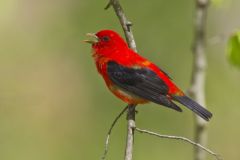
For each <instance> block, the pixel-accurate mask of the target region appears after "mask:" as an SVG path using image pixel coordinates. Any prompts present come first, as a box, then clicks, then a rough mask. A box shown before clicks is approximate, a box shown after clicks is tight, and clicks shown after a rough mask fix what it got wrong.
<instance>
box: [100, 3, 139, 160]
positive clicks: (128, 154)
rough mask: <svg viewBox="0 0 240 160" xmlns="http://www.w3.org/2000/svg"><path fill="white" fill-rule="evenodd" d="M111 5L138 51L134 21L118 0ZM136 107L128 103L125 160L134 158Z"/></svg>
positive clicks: (129, 40) (128, 40)
mask: <svg viewBox="0 0 240 160" xmlns="http://www.w3.org/2000/svg"><path fill="white" fill-rule="evenodd" d="M110 6H112V7H113V9H114V11H115V13H116V15H117V17H118V19H119V21H120V24H121V26H122V29H123V31H124V34H125V37H126V40H127V43H128V46H129V47H130V48H131V49H132V50H134V51H135V52H137V48H136V43H135V40H134V37H133V34H132V31H131V26H132V23H131V22H130V21H128V19H127V17H126V16H125V13H124V12H123V9H122V7H121V5H120V3H119V1H118V0H110V1H109V3H108V4H107V6H106V7H105V9H108V8H109V7H110ZM135 107H136V105H131V104H129V105H128V116H127V120H128V128H127V131H128V133H127V143H126V149H125V160H132V152H133V137H134V128H135V112H136V111H135Z"/></svg>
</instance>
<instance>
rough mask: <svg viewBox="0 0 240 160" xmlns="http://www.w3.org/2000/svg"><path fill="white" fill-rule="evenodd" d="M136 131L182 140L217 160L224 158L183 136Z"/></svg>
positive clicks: (142, 131)
mask: <svg viewBox="0 0 240 160" xmlns="http://www.w3.org/2000/svg"><path fill="white" fill-rule="evenodd" d="M135 130H136V131H138V132H140V133H146V134H149V135H152V136H156V137H159V138H166V139H174V140H181V141H184V142H187V143H190V144H192V145H194V146H195V147H198V148H200V149H202V150H204V151H206V152H208V153H209V154H211V155H212V156H214V157H215V159H217V160H222V158H221V157H220V155H218V154H216V153H214V152H213V151H211V150H210V149H208V148H206V147H203V146H202V145H201V144H199V143H196V142H194V141H192V140H190V139H188V138H185V137H181V136H171V135H164V134H159V133H156V132H152V131H148V130H145V129H140V128H135Z"/></svg>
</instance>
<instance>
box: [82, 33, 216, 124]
mask: <svg viewBox="0 0 240 160" xmlns="http://www.w3.org/2000/svg"><path fill="white" fill-rule="evenodd" d="M87 36H89V37H91V39H89V40H85V42H87V43H90V44H92V49H93V58H94V60H95V63H96V67H97V70H98V72H99V73H100V74H101V75H102V77H103V78H104V80H105V82H106V85H107V87H108V88H109V90H110V91H111V92H112V93H113V94H114V95H115V96H117V97H118V98H120V99H121V100H123V101H124V102H126V103H128V104H131V105H137V104H144V103H147V102H154V103H156V104H160V105H163V106H166V107H168V108H171V109H174V110H176V111H179V112H181V111H182V109H181V108H180V107H179V106H177V105H176V104H175V103H174V102H173V101H176V102H179V103H181V104H182V105H184V106H186V107H187V108H188V109H190V110H192V111H193V112H194V113H196V114H197V115H199V116H200V117H202V118H203V119H205V120H206V121H208V120H209V119H210V118H211V117H212V113H211V112H209V111H208V110H207V109H205V108H204V107H202V106H201V105H200V104H198V103H197V102H195V101H194V100H192V99H191V98H189V97H188V96H186V95H185V94H184V92H183V91H181V90H180V89H179V88H178V87H177V86H176V85H175V84H174V83H173V82H172V80H171V78H170V77H169V76H168V75H167V74H166V73H165V72H164V71H163V70H161V69H160V68H159V67H157V66H156V65H155V64H153V63H152V62H151V61H149V60H147V59H146V58H143V57H142V56H140V55H138V54H137V53H136V52H134V51H133V50H132V49H130V48H129V47H128V45H127V43H126V42H125V41H124V40H123V38H121V36H120V35H119V34H118V33H116V32H114V31H112V30H101V31H99V32H97V33H96V34H93V33H88V34H87Z"/></svg>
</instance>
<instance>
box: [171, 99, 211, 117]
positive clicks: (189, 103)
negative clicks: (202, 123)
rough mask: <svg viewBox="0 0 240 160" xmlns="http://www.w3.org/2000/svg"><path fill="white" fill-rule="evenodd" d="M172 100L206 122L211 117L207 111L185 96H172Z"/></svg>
mask: <svg viewBox="0 0 240 160" xmlns="http://www.w3.org/2000/svg"><path fill="white" fill-rule="evenodd" d="M172 98H173V100H175V101H177V102H179V103H181V104H182V105H184V106H186V107H187V108H189V109H190V110H192V111H193V112H194V113H196V114H197V115H199V116H200V117H202V118H203V119H205V120H206V121H209V119H210V118H211V117H212V113H211V112H209V111H208V110H207V109H205V108H204V107H202V106H201V105H200V104H198V103H197V102H195V101H193V100H192V99H191V98H189V97H187V96H173V97H172Z"/></svg>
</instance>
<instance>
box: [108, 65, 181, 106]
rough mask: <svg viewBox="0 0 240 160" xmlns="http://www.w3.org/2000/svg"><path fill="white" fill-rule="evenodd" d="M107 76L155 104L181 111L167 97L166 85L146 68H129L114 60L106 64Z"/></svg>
mask: <svg viewBox="0 0 240 160" xmlns="http://www.w3.org/2000/svg"><path fill="white" fill-rule="evenodd" d="M107 74H108V76H109V78H110V79H111V80H112V81H113V82H114V83H115V84H116V85H117V86H119V87H120V88H122V89H124V90H126V91H127V92H130V93H133V94H134V95H137V96H139V97H141V98H144V99H147V100H149V101H152V102H154V103H157V104H161V105H164V106H166V107H169V108H172V109H175V110H177V111H182V110H181V108H179V107H178V106H177V105H176V104H174V103H173V102H171V101H170V100H169V99H168V98H167V96H166V95H167V93H168V90H169V88H168V86H167V85H166V84H165V82H164V81H163V80H162V79H161V78H159V77H158V76H157V74H156V73H154V72H153V71H151V70H149V69H147V68H129V67H125V66H122V65H119V64H118V63H116V62H114V61H110V62H108V64H107Z"/></svg>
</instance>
